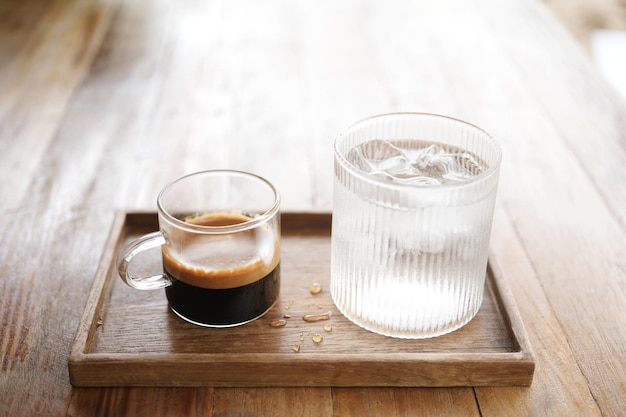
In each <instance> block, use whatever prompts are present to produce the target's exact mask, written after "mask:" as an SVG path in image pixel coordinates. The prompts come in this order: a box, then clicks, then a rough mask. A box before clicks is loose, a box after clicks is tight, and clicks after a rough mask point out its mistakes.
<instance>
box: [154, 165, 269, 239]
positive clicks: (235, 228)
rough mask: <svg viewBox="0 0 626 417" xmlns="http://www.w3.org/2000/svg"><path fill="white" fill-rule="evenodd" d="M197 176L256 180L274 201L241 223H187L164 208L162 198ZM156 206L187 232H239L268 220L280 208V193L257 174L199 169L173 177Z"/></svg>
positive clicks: (168, 219)
mask: <svg viewBox="0 0 626 417" xmlns="http://www.w3.org/2000/svg"><path fill="white" fill-rule="evenodd" d="M199 176H230V177H240V178H248V179H251V180H254V181H258V182H259V184H262V185H265V186H267V187H268V188H269V189H270V190H271V191H272V193H273V194H274V201H273V202H272V205H271V206H270V207H269V208H268V209H267V210H265V211H264V212H263V213H261V214H260V215H258V216H256V217H254V218H253V219H250V220H248V221H246V222H243V223H237V224H233V225H228V226H204V225H197V224H192V223H187V222H185V221H183V220H180V219H178V218H176V217H175V216H174V215H172V214H171V213H170V212H169V211H168V210H166V209H165V207H163V198H164V196H165V194H167V192H168V191H169V190H171V189H172V187H175V186H176V185H178V184H180V183H181V182H183V181H187V180H189V179H190V178H192V177H199ZM157 208H158V210H159V213H161V215H163V217H164V218H165V219H166V220H167V221H168V222H169V223H171V224H173V225H174V226H176V227H177V228H179V229H183V230H186V231H189V232H195V233H204V234H228V233H235V232H241V231H244V230H250V229H254V228H256V227H258V226H259V225H261V224H264V223H266V222H267V221H268V220H270V219H271V218H272V217H274V216H275V215H276V213H277V212H278V211H279V209H280V193H279V192H278V189H277V188H276V187H275V186H274V185H273V184H272V183H271V182H269V181H268V180H266V179H265V178H263V177H261V176H259V175H256V174H252V173H250V172H245V171H238V170H231V169H216V170H206V171H199V172H194V173H191V174H187V175H184V176H182V177H180V178H178V179H175V180H174V181H172V182H170V183H169V184H167V185H166V186H165V187H163V189H162V190H161V192H160V193H159V196H158V197H157Z"/></svg>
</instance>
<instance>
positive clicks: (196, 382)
mask: <svg viewBox="0 0 626 417" xmlns="http://www.w3.org/2000/svg"><path fill="white" fill-rule="evenodd" d="M330 224H331V216H330V215H329V214H311V213H283V215H282V260H281V269H282V271H281V272H282V284H281V285H282V288H281V296H280V299H279V301H278V303H277V304H276V306H275V307H274V308H273V309H272V310H270V312H269V313H268V314H267V315H266V316H264V317H263V318H261V319H259V320H257V321H255V322H252V323H249V324H247V325H244V326H240V327H235V328H228V329H208V328H201V327H197V326H194V325H191V324H189V323H186V322H184V321H183V320H181V319H179V318H178V317H176V316H175V315H174V314H173V313H172V312H171V311H169V309H168V307H167V301H166V299H165V294H164V292H163V290H155V291H138V290H134V289H132V288H130V287H128V286H126V285H125V284H124V283H123V282H122V281H121V280H120V279H119V278H118V276H117V271H116V267H115V265H114V263H115V258H116V255H117V252H118V250H119V248H120V247H121V245H123V244H124V242H126V241H127V240H128V239H131V238H133V237H136V236H138V235H140V234H144V233H147V232H150V231H155V230H157V228H158V225H157V218H156V214H154V213H119V214H118V215H117V216H116V218H115V222H114V224H113V227H112V231H111V234H110V237H109V240H108V242H107V245H106V247H105V250H104V253H103V256H102V259H101V262H100V265H99V268H98V270H97V272H96V276H95V279H94V283H93V287H92V290H91V293H90V295H89V299H88V301H87V305H86V307H85V311H84V313H83V316H82V319H81V323H80V326H79V329H78V333H77V336H76V340H75V342H74V345H73V347H72V352H71V355H70V358H69V371H70V379H71V382H72V384H73V385H75V386H493V385H528V384H530V382H531V380H532V376H533V371H534V360H533V356H532V353H531V349H530V346H529V344H528V340H527V338H526V337H525V334H524V329H523V325H522V322H521V320H520V317H519V314H518V312H517V309H516V307H515V304H514V302H513V299H512V297H511V294H510V292H509V291H508V290H507V289H506V286H505V283H504V278H503V277H502V276H501V274H500V273H499V271H498V270H497V269H496V268H494V265H492V264H491V262H490V265H489V270H488V274H487V278H488V279H487V284H486V292H485V297H484V302H483V305H482V307H481V310H480V311H479V313H478V314H477V315H476V317H475V318H474V319H473V320H472V321H471V322H470V323H469V324H467V325H466V326H465V327H463V328H461V329H460V330H457V331H455V332H453V333H450V334H448V335H444V336H440V337H437V338H433V339H424V340H403V339H395V338H390V337H385V336H380V335H378V334H375V333H371V332H368V331H366V330H363V329H361V328H360V327H358V326H356V325H354V324H352V323H351V322H350V321H348V320H347V319H346V318H345V317H344V316H343V315H341V314H340V313H339V311H338V310H337V309H336V308H335V306H334V304H333V302H332V300H331V297H330V294H329V292H328V287H329V269H330V267H329V259H330ZM152 252H153V253H152ZM139 256H143V257H144V258H143V259H142V258H140V259H137V258H135V260H134V261H133V262H134V264H139V267H140V268H146V269H151V270H152V271H159V270H160V268H161V263H160V251H159V250H158V249H157V250H154V251H148V253H147V254H145V253H144V254H142V255H139ZM314 282H320V283H321V284H322V287H323V290H322V292H321V293H319V294H317V295H312V294H311V293H310V290H309V288H310V286H311V284H312V283H314ZM327 311H330V312H331V313H332V317H331V318H330V320H327V321H320V322H306V321H304V320H303V319H302V317H303V316H304V315H306V314H319V313H324V312H327ZM285 315H288V316H290V318H285V320H286V321H287V324H286V325H285V326H284V327H272V326H271V325H270V323H271V322H272V321H273V320H277V319H283V317H284V316H285ZM327 325H330V331H328V330H329V328H328V326H327ZM325 326H326V328H325ZM315 335H321V336H322V337H323V340H322V342H321V343H315V342H314V341H313V336H315ZM298 349H299V350H298ZM296 350H298V351H297V352H296Z"/></svg>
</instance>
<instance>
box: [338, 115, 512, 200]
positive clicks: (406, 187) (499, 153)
mask: <svg viewBox="0 0 626 417" xmlns="http://www.w3.org/2000/svg"><path fill="white" fill-rule="evenodd" d="M398 117H416V118H431V119H441V120H445V121H449V122H453V123H456V124H461V125H465V126H467V127H470V128H472V129H474V130H476V131H478V132H480V133H481V134H483V135H484V136H485V138H486V139H487V140H488V141H489V142H490V143H491V145H492V146H493V149H494V150H495V152H496V158H495V160H494V162H493V163H491V164H490V165H489V168H488V169H486V170H485V171H484V172H481V173H480V174H479V175H476V176H473V177H472V178H470V179H468V180H467V181H463V182H459V183H451V184H401V183H396V182H390V181H386V180H384V179H380V178H374V177H371V176H369V175H367V173H365V172H364V171H362V170H360V169H359V168H357V167H355V166H354V165H353V164H351V163H350V162H349V161H348V160H347V159H346V157H345V156H344V155H343V154H342V152H341V151H340V150H339V143H340V141H341V139H342V138H344V137H345V136H347V134H348V133H349V132H350V131H353V130H355V128H356V127H358V126H360V125H363V124H366V123H368V122H371V121H374V120H379V119H393V118H398ZM334 152H335V158H336V159H337V160H338V161H339V163H340V164H341V165H342V166H343V167H344V169H346V170H347V171H349V172H350V173H351V174H352V175H354V176H356V177H358V178H360V179H361V180H363V181H366V182H369V183H372V184H375V185H379V186H384V187H387V188H393V189H402V190H410V189H413V190H428V189H433V190H434V189H437V190H441V189H450V188H462V187H467V186H470V185H472V184H475V183H477V182H482V181H483V180H485V179H486V178H489V177H490V176H491V175H493V174H494V173H495V172H496V171H498V169H499V168H500V162H501V161H502V146H501V145H500V143H499V142H498V141H497V140H496V139H495V138H494V137H492V136H491V135H490V134H489V133H487V132H486V131H485V130H484V129H482V128H480V127H478V126H476V125H474V124H472V123H469V122H466V121H464V120H461V119H457V118H454V117H450V116H444V115H440V114H435V113H422V112H397V113H385V114H378V115H375V116H370V117H367V118H365V119H361V120H359V121H357V122H354V123H352V124H351V125H349V126H348V127H346V128H345V129H343V130H342V131H341V132H339V134H337V136H336V137H335V142H334Z"/></svg>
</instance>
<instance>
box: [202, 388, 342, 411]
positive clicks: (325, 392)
mask: <svg viewBox="0 0 626 417" xmlns="http://www.w3.org/2000/svg"><path fill="white" fill-rule="evenodd" d="M332 404H333V397H332V395H331V389H330V388H215V394H214V397H213V410H212V411H213V415H215V416H223V415H226V416H228V415H251V416H259V417H262V416H302V417H315V416H330V415H332V413H333V408H332ZM233 410H237V411H236V412H234V411H233Z"/></svg>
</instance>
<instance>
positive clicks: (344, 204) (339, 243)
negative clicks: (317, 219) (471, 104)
mask: <svg viewBox="0 0 626 417" xmlns="http://www.w3.org/2000/svg"><path fill="white" fill-rule="evenodd" d="M370 141H385V142H391V143H394V144H401V145H402V146H408V147H411V146H413V145H414V144H416V143H420V144H421V145H420V146H422V145H423V144H424V143H432V144H436V145H437V146H440V147H442V148H445V149H457V150H458V149H460V150H462V151H463V152H466V154H467V155H472V158H474V157H475V159H476V160H477V161H480V164H481V165H482V170H481V171H479V172H476V173H475V174H474V175H472V176H471V177H470V178H467V179H464V180H462V181H459V182H453V183H445V184H440V185H436V184H435V185H433V184H407V183H403V182H393V181H389V180H388V178H386V176H387V174H384V175H379V174H377V173H374V174H372V173H367V172H364V171H363V170H362V169H360V168H359V167H357V166H356V165H358V163H357V164H356V165H355V163H354V161H353V160H352V159H351V158H352V156H350V155H351V153H354V149H358V148H359V146H361V145H363V144H365V143H368V142H370ZM370 143H371V142H370ZM374 144H376V142H374ZM363 146H370V145H363ZM361 147H362V146H361ZM366 151H368V150H367V149H366ZM500 159H501V149H500V146H499V144H498V143H497V142H496V141H495V140H494V139H493V138H492V137H490V136H489V135H488V134H487V133H486V132H484V131H483V130H481V129H480V128H477V127H475V126H473V125H470V124H468V123H465V122H462V121H459V120H456V119H451V118H447V117H443V116H437V115H429V114H415V113H402V114H390V115H382V116H376V117H373V118H369V119H366V120H363V121H361V122H358V123H356V124H354V125H353V126H351V127H349V128H348V129H346V130H345V131H344V132H342V133H341V134H340V135H339V136H338V137H337V139H336V141H335V162H334V171H335V183H334V206H333V225H332V255H331V295H332V298H333V301H334V302H335V304H336V306H337V307H338V308H339V310H340V311H341V312H342V313H343V314H344V315H345V316H346V317H347V318H349V319H350V320H352V321H353V322H354V323H356V324H357V325H359V326H361V327H363V328H365V329H368V330H370V331H373V332H376V333H380V334H384V335H387V336H393V337H401V338H426V337H434V336H438V335H442V334H445V333H449V332H451V331H453V330H456V329H458V328H460V327H462V326H463V325H465V324H466V323H468V322H469V321H470V320H471V319H472V318H473V317H474V316H475V315H476V313H477V312H478V310H479V309H480V305H481V303H482V298H483V289H484V281H485V274H486V266H487V256H488V248H489V236H490V232H491V224H492V217H493V209H494V203H495V197H496V190H497V184H498V173H499V165H500ZM375 162H378V161H375ZM414 165H416V164H413V165H409V167H412V166H414ZM385 169H386V168H385ZM393 169H394V168H392V170H393Z"/></svg>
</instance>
